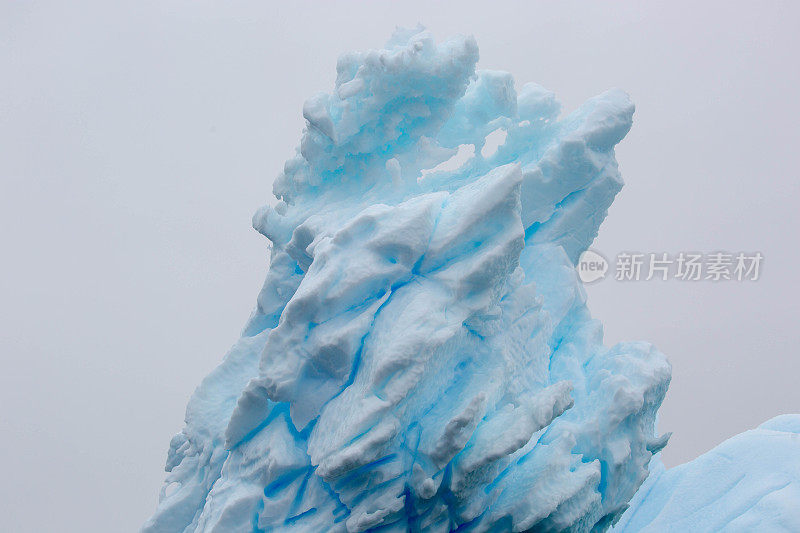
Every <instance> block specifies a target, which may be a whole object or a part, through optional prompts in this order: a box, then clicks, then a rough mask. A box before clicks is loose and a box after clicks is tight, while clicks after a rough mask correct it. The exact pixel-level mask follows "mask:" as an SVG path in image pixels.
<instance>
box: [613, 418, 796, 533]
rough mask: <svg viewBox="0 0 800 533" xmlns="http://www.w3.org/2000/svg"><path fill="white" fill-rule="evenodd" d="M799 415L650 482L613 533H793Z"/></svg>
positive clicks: (658, 470) (659, 471)
mask: <svg viewBox="0 0 800 533" xmlns="http://www.w3.org/2000/svg"><path fill="white" fill-rule="evenodd" d="M799 458H800V415H781V416H777V417H775V418H773V419H772V420H769V421H767V422H765V423H763V424H761V425H760V426H759V427H758V428H756V429H753V430H750V431H746V432H744V433H742V434H740V435H737V436H735V437H733V438H731V439H728V440H727V441H725V442H723V443H722V444H720V445H719V446H717V447H716V448H714V449H713V450H711V451H710V452H708V453H706V454H704V455H701V456H700V457H698V458H697V459H695V460H694V461H691V462H689V463H686V464H683V465H680V466H676V467H674V468H670V469H669V470H664V467H663V465H661V463H660V462H658V461H657V460H656V461H654V463H655V464H654V468H653V469H652V473H651V475H650V477H649V478H648V479H647V481H646V482H645V484H644V485H643V486H642V488H641V489H640V491H639V492H638V493H637V494H636V496H634V498H633V500H632V501H631V507H630V509H629V510H628V511H627V512H626V513H625V514H623V515H622V518H621V520H620V521H619V523H618V524H617V525H616V526H614V529H613V530H614V531H622V532H628V531H630V532H633V531H636V532H639V531H641V532H656V531H742V532H745V531H800V460H798V459H799Z"/></svg>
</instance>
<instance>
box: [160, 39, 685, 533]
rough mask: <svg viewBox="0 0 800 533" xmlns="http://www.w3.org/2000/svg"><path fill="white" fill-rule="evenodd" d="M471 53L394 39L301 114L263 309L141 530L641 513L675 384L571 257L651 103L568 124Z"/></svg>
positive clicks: (423, 528)
mask: <svg viewBox="0 0 800 533" xmlns="http://www.w3.org/2000/svg"><path fill="white" fill-rule="evenodd" d="M477 60H478V47H477V44H476V42H475V40H474V39H473V38H471V37H457V38H453V39H451V40H448V41H445V42H443V43H439V44H437V43H436V42H435V41H434V40H433V38H432V37H431V35H430V34H429V33H428V32H427V31H425V30H423V29H422V28H415V29H412V30H399V31H398V32H397V33H396V34H395V35H394V36H393V37H392V39H391V40H390V42H389V43H388V44H387V45H386V47H385V48H384V49H381V50H370V51H367V52H356V53H350V54H346V55H344V56H343V57H341V58H340V60H339V62H338V65H337V78H336V84H335V87H334V90H333V91H332V92H331V93H329V94H319V95H317V96H314V97H312V98H311V99H309V100H308V101H307V102H306V104H305V106H304V108H303V115H304V117H305V119H306V121H307V127H306V129H305V130H304V132H303V135H302V139H301V141H300V146H299V148H298V152H297V155H296V157H294V158H292V159H290V160H289V161H288V162H287V163H286V165H285V168H284V171H283V173H282V174H281V175H280V176H279V177H278V178H277V180H276V181H275V183H274V193H275V195H276V197H277V198H278V199H279V200H280V201H278V202H277V205H276V206H274V207H269V206H267V207H264V208H262V209H261V210H260V211H259V212H258V213H256V215H255V216H254V219H253V225H254V227H255V228H256V229H257V230H258V231H259V232H261V233H262V234H264V235H265V236H266V237H268V238H269V239H270V240H271V241H272V243H273V244H272V250H271V257H270V267H269V272H268V274H267V277H266V281H265V283H264V286H263V288H262V290H261V292H260V294H259V295H258V300H257V307H256V309H255V311H254V312H253V314H252V316H251V318H250V319H249V321H248V323H247V325H246V326H245V328H244V331H243V333H242V336H241V338H240V339H239V340H238V342H237V343H236V344H235V345H234V346H233V348H232V349H231V351H230V352H229V353H228V354H227V355H226V357H225V359H224V360H223V361H222V363H221V364H220V365H219V367H217V368H216V369H215V370H214V371H213V372H212V373H211V374H210V375H209V376H208V377H206V378H205V379H204V380H203V382H202V383H201V384H200V386H199V387H198V389H197V390H196V392H195V393H194V395H193V396H192V398H191V400H190V401H189V405H188V407H187V411H186V426H185V428H184V429H183V431H181V433H179V434H178V435H176V436H175V437H174V438H173V439H172V442H171V443H170V449H169V454H168V459H167V467H166V468H167V471H168V472H169V474H168V476H167V480H166V483H165V486H164V489H163V490H162V492H161V498H160V503H159V506H158V509H157V511H156V513H155V515H154V516H153V517H152V518H151V519H150V520H149V521H148V522H147V523H146V524H145V526H144V531H146V532H173V531H174V532H180V531H186V532H190V531H204V532H212V531H213V532H230V531H270V532H272V531H293V532H294V531H298V532H300V531H302V532H328V531H331V532H334V531H335V532H345V531H347V532H363V531H385V532H390V531H396V532H400V531H420V532H447V531H463V532H467V531H470V532H472V531H474V532H479V531H528V530H531V531H533V530H536V531H590V530H595V531H602V530H604V529H607V528H608V527H609V526H610V525H611V523H612V522H613V521H615V520H616V519H618V518H619V517H620V516H621V514H622V513H623V512H624V511H625V509H626V508H627V505H628V502H629V500H630V499H631V497H632V496H633V495H634V493H635V492H636V490H637V489H638V488H639V486H640V485H641V484H642V482H643V481H644V480H645V478H646V477H647V475H648V465H649V463H650V460H651V458H652V456H653V454H655V453H657V452H658V451H659V450H660V449H661V448H662V447H663V446H664V445H665V444H666V442H667V438H668V435H658V434H657V433H656V431H655V428H654V424H655V418H656V411H657V409H658V407H659V405H660V404H661V401H662V399H663V397H664V394H665V392H666V390H667V386H668V384H669V380H670V366H669V364H668V363H667V361H666V359H665V358H664V356H663V355H662V354H661V353H659V352H658V351H657V350H655V349H654V348H653V347H652V346H651V345H649V344H647V343H643V342H631V343H622V344H618V345H616V346H613V347H611V348H607V347H604V346H603V343H602V327H601V324H600V323H599V322H598V321H597V320H594V319H592V318H591V316H590V314H589V311H588V310H587V307H586V297H585V293H584V290H583V288H582V286H581V283H580V282H579V280H578V277H577V275H576V270H575V267H574V265H575V262H576V260H577V258H578V256H579V255H580V253H581V252H582V251H584V250H585V249H587V247H588V246H589V244H590V243H591V242H592V240H593V239H594V238H595V236H596V235H597V231H598V228H599V226H600V224H601V222H602V221H603V219H604V218H605V216H606V213H607V209H608V207H609V206H610V205H611V202H612V201H613V199H614V196H615V195H616V194H617V192H618V191H619V190H620V188H621V187H622V179H621V177H620V174H619V171H618V168H617V163H616V160H615V156H614V146H615V145H616V144H617V143H618V142H619V141H620V140H621V139H622V138H623V137H624V136H625V135H626V133H627V132H628V130H629V128H630V127H631V120H632V116H633V112H634V106H633V104H632V103H631V101H630V100H629V98H628V96H627V95H626V94H625V93H623V92H622V91H619V90H611V91H608V92H606V93H603V94H601V95H600V96H597V97H594V98H591V99H590V100H588V101H587V102H586V103H585V104H584V105H582V106H581V107H580V108H579V109H577V110H576V111H574V112H572V113H570V114H568V115H566V116H564V117H563V118H559V116H560V105H559V103H558V102H557V100H556V99H555V96H554V95H553V93H551V92H549V91H547V90H545V89H544V88H542V87H540V86H538V85H535V84H526V85H524V86H522V87H521V88H520V90H519V91H517V90H516V89H515V85H514V80H513V78H512V77H511V75H510V74H508V73H505V72H499V71H488V70H478V71H476V69H475V66H476V63H477ZM503 135H504V136H505V139H504V142H503V143H502V144H501V145H500V146H499V147H495V146H488V145H487V144H486V139H487V137H488V138H490V140H491V139H493V138H494V139H497V138H502V137H503ZM495 148H496V149H495ZM470 154H471V155H470Z"/></svg>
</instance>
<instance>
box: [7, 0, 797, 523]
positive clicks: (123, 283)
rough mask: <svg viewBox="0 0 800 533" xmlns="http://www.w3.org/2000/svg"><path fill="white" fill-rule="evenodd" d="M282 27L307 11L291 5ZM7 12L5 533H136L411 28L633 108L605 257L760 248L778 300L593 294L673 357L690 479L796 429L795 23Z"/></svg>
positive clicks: (765, 13) (72, 7)
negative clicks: (351, 65)
mask: <svg viewBox="0 0 800 533" xmlns="http://www.w3.org/2000/svg"><path fill="white" fill-rule="evenodd" d="M281 4H283V3H281ZM285 4H287V5H280V4H278V3H271V2H255V1H254V2H245V1H232V2H209V1H197V0H195V1H188V0H187V1H181V2H177V1H165V0H158V1H155V0H153V1H150V0H148V1H135V2H105V1H103V2H101V1H97V2H64V1H52V2H35V1H28V2H22V1H13V0H11V1H8V0H6V1H4V2H2V3H0V72H2V79H3V83H1V84H0V180H1V181H0V186H1V187H2V188H1V189H0V224H1V225H2V247H0V257H1V258H2V261H0V287H1V289H0V291H1V292H0V295H1V297H0V334H1V335H2V338H1V339H0V343H2V344H1V345H0V365H2V366H1V367H0V432H1V436H2V438H1V439H0V456H2V457H3V458H4V465H3V477H4V482H3V483H2V484H0V515H1V516H2V517H3V519H2V522H3V523H2V526H0V529H3V530H4V531H14V532H20V531H21V532H29V531H30V532H34V531H35V532H39V531H53V530H59V531H68V532H72V531H75V532H108V531H134V530H136V529H138V527H139V526H140V525H141V523H142V522H143V521H144V520H145V519H146V518H147V516H148V515H149V514H150V513H151V512H152V511H153V510H154V509H155V505H156V500H157V493H158V490H159V488H160V484H161V481H162V479H163V476H164V473H163V463H164V459H165V457H166V451H167V445H168V443H169V439H170V437H171V436H172V435H173V434H174V433H175V432H177V431H179V430H180V428H181V426H182V420H183V412H184V408H185V405H186V401H187V400H188V398H189V396H190V394H191V393H192V391H193V389H194V388H195V386H196V385H197V384H198V383H199V382H200V380H201V379H202V377H203V376H204V375H205V374H207V373H208V372H209V371H210V370H211V369H212V368H213V367H214V366H215V365H216V364H217V362H218V361H219V360H220V359H221V357H222V356H223V355H224V353H225V352H226V350H227V349H228V347H229V346H230V345H231V344H232V343H233V342H234V340H235V339H236V338H237V337H238V334H239V331H240V328H241V327H242V326H243V324H244V322H245V320H246V318H247V316H248V315H249V313H250V310H251V308H252V306H253V304H254V302H255V297H256V294H257V292H258V289H259V288H260V286H261V283H262V280H263V277H264V275H265V272H266V265H267V241H266V240H265V239H264V238H263V237H261V236H259V235H258V234H257V233H256V232H255V231H254V230H252V229H251V228H250V217H251V215H252V213H253V212H254V211H255V209H256V208H257V207H258V206H259V205H261V204H263V203H265V202H267V201H269V195H270V191H271V183H272V180H273V178H274V177H275V176H276V174H277V173H278V171H279V170H280V169H281V168H282V165H283V161H284V160H285V159H286V158H287V157H289V156H290V155H291V154H292V152H293V148H294V146H295V145H296V144H297V142H298V140H299V134H300V131H301V129H302V127H303V121H302V116H301V110H302V104H303V100H304V99H305V98H306V97H308V96H310V95H313V94H314V93H316V92H318V91H321V90H329V88H330V87H331V86H332V84H333V80H334V77H335V62H336V57H337V56H338V54H340V53H342V52H344V51H348V50H353V49H365V48H371V47H379V46H381V45H382V44H383V43H384V42H385V40H386V39H387V38H388V37H389V35H390V34H391V32H392V31H393V29H394V27H395V26H396V25H414V24H416V23H417V22H422V23H423V24H425V25H427V26H428V27H429V28H430V29H431V30H432V31H433V32H434V33H435V35H437V36H438V37H439V38H441V39H443V38H446V37H448V36H450V35H453V34H455V33H471V34H473V35H475V37H476V38H477V40H478V43H479V45H480V49H481V60H480V64H479V67H481V68H491V69H499V70H507V71H510V72H512V73H513V74H514V76H515V78H516V80H517V85H518V87H519V86H521V85H522V84H523V83H525V82H528V81H535V82H538V83H540V84H542V85H544V86H546V87H548V88H549V89H552V90H554V91H555V92H556V94H557V95H558V96H559V98H560V99H561V101H562V102H563V103H564V106H565V109H566V110H568V111H569V110H571V109H574V108H575V107H577V106H578V105H579V104H580V103H581V102H582V101H584V100H585V99H586V98H588V97H590V96H593V95H595V94H597V93H599V92H601V91H603V90H605V89H607V88H610V87H621V88H623V89H625V90H627V91H628V92H629V93H630V94H631V96H632V97H633V99H634V101H635V102H636V105H637V111H636V115H635V117H634V126H633V130H632V131H631V133H630V134H629V136H628V137H627V138H626V139H625V140H624V141H623V142H622V144H621V145H620V146H619V148H618V151H617V156H618V160H619V162H620V167H621V169H622V173H623V176H624V177H625V180H626V183H627V184H626V187H625V189H624V190H623V192H622V193H621V194H620V195H619V196H618V197H617V200H616V202H615V204H614V205H613V206H612V208H611V211H610V214H609V217H608V219H607V221H606V222H605V223H604V225H603V227H602V228H601V236H600V237H599V238H598V240H597V242H596V243H595V246H594V248H595V249H597V250H598V251H600V252H602V253H604V254H605V255H607V256H609V257H613V256H614V255H616V254H617V253H618V252H620V251H624V250H634V251H642V252H670V253H677V252H680V251H701V252H713V251H717V250H727V251H732V252H738V251H747V252H753V251H760V252H761V253H762V254H763V255H764V264H763V271H762V276H761V279H760V280H759V281H757V282H750V283H744V282H742V283H738V282H724V283H711V282H698V283H688V282H680V281H670V282H664V283H659V282H636V283H621V282H617V281H615V280H613V279H606V280H604V281H602V282H599V283H597V284H595V285H592V286H591V287H589V289H588V292H589V307H590V309H591V310H592V312H593V314H594V315H595V316H596V317H598V318H600V319H601V320H602V321H603V322H604V324H605V330H606V340H607V344H613V343H615V342H618V341H620V340H648V341H651V342H653V343H654V344H655V345H656V346H657V347H658V348H659V349H661V350H662V351H663V352H664V353H666V354H667V356H668V357H669V358H670V360H671V362H672V365H673V381H672V386H671V389H670V392H669V394H668V396H667V399H666V401H665V403H664V406H663V408H662V411H661V412H662V417H661V423H660V429H661V430H662V431H673V432H674V436H673V438H672V441H671V443H670V445H669V446H668V447H667V449H666V450H665V452H664V459H665V461H666V462H667V464H668V465H674V464H678V463H680V462H683V461H686V460H689V459H691V458H693V457H695V456H696V455H698V454H700V453H702V452H704V451H706V450H708V449H710V448H711V447H713V446H714V445H715V444H716V443H718V442H720V441H721V440H723V439H725V438H726V437H729V436H731V435H733V434H735V433H738V432H740V431H744V430H746V429H748V428H752V427H754V426H755V425H757V424H759V423H761V422H763V421H764V420H766V419H768V418H770V417H772V416H773V415H777V414H780V413H787V412H800V387H798V375H799V373H800V364H799V363H798V353H797V346H798V345H799V344H800V327H798V326H797V317H798V316H800V303H799V302H800V294H798V292H799V289H798V287H800V283H798V279H797V276H798V274H799V273H800V269H798V267H800V248H798V244H799V243H798V228H800V214H798V204H799V203H800V202H799V201H800V190H798V189H799V188H800V187H799V186H798V168H800V164H798V163H800V161H798V159H799V158H800V148H799V147H798V146H800V133H798V127H800V126H799V125H800V99H798V82H800V76H799V75H798V71H799V70H800V67H798V64H799V63H798V60H797V53H798V50H800V37H798V35H800V33H799V32H798V30H797V29H798V27H799V25H800V9H798V5H797V4H796V3H795V4H793V3H792V2H768V3H757V2H752V3H750V4H749V5H745V4H744V3H742V2H733V3H732V2H705V3H702V4H703V5H702V6H698V5H697V3H695V2H670V3H669V5H667V3H666V2H661V4H664V5H662V6H652V5H650V6H644V5H640V4H641V3H640V2H613V3H612V2H609V3H607V4H599V3H598V4H583V3H577V2H518V3H510V2H508V3H507V2H502V1H498V0H494V1H492V2H484V1H481V2H457V3H456V2H453V3H451V4H448V3H446V2H430V1H424V2H411V1H406V2H396V3H387V2H363V3H362V2H337V3H334V2H318V3H311V2H286V3H285Z"/></svg>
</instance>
